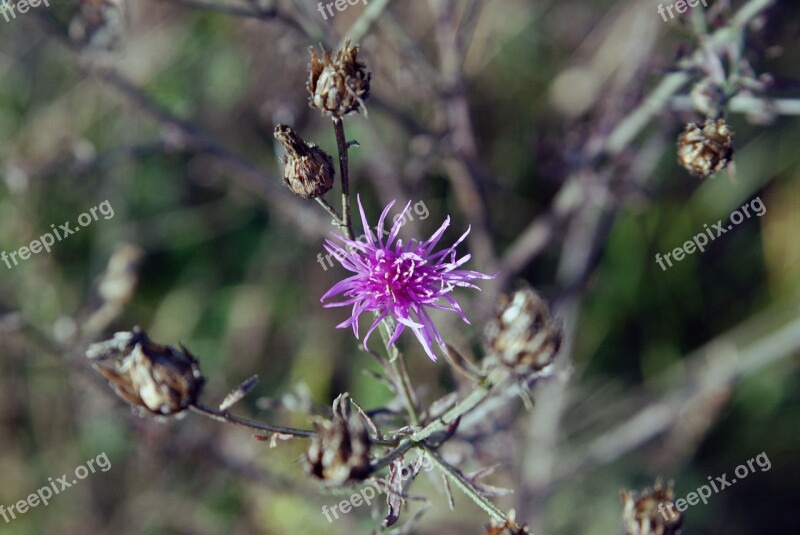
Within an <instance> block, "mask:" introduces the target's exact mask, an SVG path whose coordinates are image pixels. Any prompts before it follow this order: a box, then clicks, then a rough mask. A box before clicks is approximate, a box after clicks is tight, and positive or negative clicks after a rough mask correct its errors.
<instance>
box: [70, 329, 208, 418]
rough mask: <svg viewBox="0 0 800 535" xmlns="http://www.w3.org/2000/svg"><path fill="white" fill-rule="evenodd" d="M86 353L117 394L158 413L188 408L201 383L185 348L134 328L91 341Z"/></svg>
mask: <svg viewBox="0 0 800 535" xmlns="http://www.w3.org/2000/svg"><path fill="white" fill-rule="evenodd" d="M86 356H87V357H89V358H90V359H91V360H92V361H94V362H93V363H92V366H93V367H94V369H95V370H96V371H97V372H98V373H99V374H100V375H102V376H103V377H105V378H106V379H108V382H109V384H110V385H111V386H112V387H113V388H114V391H115V392H116V393H117V395H118V396H119V397H121V398H122V399H124V400H125V401H127V402H128V403H130V404H131V405H133V406H134V407H136V408H139V409H144V410H146V411H148V412H150V413H152V414H157V415H160V416H172V415H175V414H178V413H180V412H183V411H184V410H186V409H187V408H189V406H190V405H193V404H194V403H195V402H196V401H197V397H198V396H199V395H200V391H201V390H202V387H203V384H204V383H205V379H204V378H203V376H202V375H201V373H200V367H199V365H198V363H197V359H195V358H194V356H193V355H192V354H191V353H189V351H188V350H187V349H186V348H185V347H183V346H181V349H180V350H178V349H175V348H174V347H170V346H162V345H159V344H156V343H155V342H152V341H151V340H150V339H149V338H148V337H147V334H146V333H145V332H144V331H143V330H141V329H140V328H138V327H136V328H134V329H133V331H131V332H119V333H116V334H115V335H114V338H112V339H111V340H107V341H105V342H99V343H97V344H93V345H92V346H91V347H90V348H89V349H88V351H86Z"/></svg>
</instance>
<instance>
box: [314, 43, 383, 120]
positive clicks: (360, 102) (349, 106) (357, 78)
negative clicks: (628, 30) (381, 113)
mask: <svg viewBox="0 0 800 535" xmlns="http://www.w3.org/2000/svg"><path fill="white" fill-rule="evenodd" d="M358 51H359V47H357V46H355V47H352V48H351V47H350V41H347V42H345V44H344V48H342V49H341V50H340V51H338V52H337V53H336V56H335V57H333V56H332V55H331V52H330V51H328V50H323V51H322V58H320V56H319V55H318V54H317V51H316V50H314V49H313V48H312V49H310V52H311V63H309V65H308V70H309V77H308V84H307V86H306V87H307V88H308V92H309V94H310V98H309V103H310V105H311V107H312V108H317V109H318V110H321V111H322V112H323V113H327V114H328V115H333V116H335V117H344V116H345V115H347V114H348V113H354V112H359V111H364V112H365V113H366V107H365V106H364V101H366V100H367V98H369V83H370V80H371V79H372V72H371V71H370V70H369V69H368V68H367V64H366V63H364V62H363V61H358Z"/></svg>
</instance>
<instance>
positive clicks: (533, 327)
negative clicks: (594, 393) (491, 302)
mask: <svg viewBox="0 0 800 535" xmlns="http://www.w3.org/2000/svg"><path fill="white" fill-rule="evenodd" d="M562 338H563V334H562V330H561V326H560V325H559V324H557V323H556V322H554V321H553V320H552V318H551V317H550V308H549V307H548V306H547V303H546V302H545V301H544V300H543V299H542V298H541V297H540V296H539V294H537V293H536V292H535V291H534V290H533V289H531V288H527V287H525V288H521V289H519V290H517V291H516V292H514V293H513V294H511V295H510V296H508V295H501V296H500V297H499V298H498V302H497V308H496V313H495V317H494V319H492V320H490V321H489V323H487V324H486V329H485V330H484V341H485V344H486V349H487V355H488V356H489V358H490V362H499V364H500V365H502V366H504V367H506V368H508V369H510V370H511V371H512V372H513V373H515V374H516V375H518V376H521V377H530V376H532V375H536V374H540V373H542V374H543V373H545V372H546V371H547V370H546V369H547V368H548V367H549V366H550V364H552V362H553V358H554V357H555V355H556V353H558V350H559V348H560V347H561V341H562Z"/></svg>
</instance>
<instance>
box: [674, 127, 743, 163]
mask: <svg viewBox="0 0 800 535" xmlns="http://www.w3.org/2000/svg"><path fill="white" fill-rule="evenodd" d="M732 138H733V132H732V131H731V129H730V127H728V124H727V123H726V122H725V119H716V120H712V119H706V121H705V123H702V124H701V123H689V124H687V125H686V128H685V129H684V131H683V133H682V134H681V135H680V136H679V137H678V162H679V163H680V164H681V165H682V166H683V168H684V169H686V170H687V171H689V173H691V174H692V175H695V176H699V177H700V178H706V177H708V176H710V175H713V174H714V173H716V172H718V171H722V170H723V169H725V168H726V167H727V166H728V164H729V163H730V162H731V159H732V158H733V144H732Z"/></svg>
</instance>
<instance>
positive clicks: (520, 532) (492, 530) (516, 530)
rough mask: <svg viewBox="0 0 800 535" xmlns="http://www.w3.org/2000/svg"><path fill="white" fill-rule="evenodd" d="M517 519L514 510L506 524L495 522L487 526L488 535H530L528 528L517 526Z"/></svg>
mask: <svg viewBox="0 0 800 535" xmlns="http://www.w3.org/2000/svg"><path fill="white" fill-rule="evenodd" d="M515 517H516V514H515V513H514V511H513V510H512V511H511V512H510V513H509V514H508V520H507V521H506V522H498V521H497V520H493V521H492V523H491V524H489V525H488V526H486V533H487V534H488V535H530V530H529V529H528V526H526V525H525V524H523V525H522V526H519V525H517V523H516V520H515Z"/></svg>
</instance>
